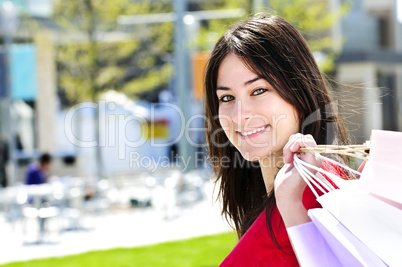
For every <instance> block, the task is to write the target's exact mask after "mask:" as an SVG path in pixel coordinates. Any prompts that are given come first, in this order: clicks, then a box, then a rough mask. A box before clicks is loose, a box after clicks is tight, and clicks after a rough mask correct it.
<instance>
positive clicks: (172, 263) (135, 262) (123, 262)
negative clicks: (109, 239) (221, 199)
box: [0, 232, 237, 267]
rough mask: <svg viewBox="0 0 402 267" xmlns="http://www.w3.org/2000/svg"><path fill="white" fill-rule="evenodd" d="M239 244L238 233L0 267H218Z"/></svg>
mask: <svg viewBox="0 0 402 267" xmlns="http://www.w3.org/2000/svg"><path fill="white" fill-rule="evenodd" d="M236 242H237V237H236V235H235V233H232V232H230V233H225V234H219V235H211V236H203V237H198V238H193V239H188V240H182V241H176V242H167V243H162V244H157V245H152V246H144V247H137V248H127V249H126V248H124V249H123V248H118V249H111V250H104V251H92V252H88V253H84V254H78V255H72V256H65V257H60V258H47V259H40V260H31V261H25V262H15V263H9V264H4V265H0V266H2V267H3V266H9V267H11V266H13V267H17V266H26V267H39V266H40V267H43V266H57V267H64V266H65V267H67V266H68V267H81V266H82V267H88V266H96V267H100V266H105V267H106V266H108V267H109V266H124V267H129V266H141V267H144V266H168V267H181V266H197V267H198V266H199V267H202V266H204V267H207V266H218V265H219V263H220V262H221V261H222V260H223V259H224V258H225V256H226V255H227V254H228V253H229V252H230V251H231V250H232V248H233V247H234V245H235V244H236Z"/></svg>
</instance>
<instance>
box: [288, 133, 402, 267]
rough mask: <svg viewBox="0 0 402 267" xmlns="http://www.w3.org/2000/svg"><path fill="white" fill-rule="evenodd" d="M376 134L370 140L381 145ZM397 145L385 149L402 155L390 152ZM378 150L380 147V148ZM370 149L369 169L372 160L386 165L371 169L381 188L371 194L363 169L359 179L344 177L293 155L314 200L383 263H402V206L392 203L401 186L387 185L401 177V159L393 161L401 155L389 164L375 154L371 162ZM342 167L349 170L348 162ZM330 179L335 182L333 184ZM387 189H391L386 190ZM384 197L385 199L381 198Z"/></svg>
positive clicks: (396, 155)
mask: <svg viewBox="0 0 402 267" xmlns="http://www.w3.org/2000/svg"><path fill="white" fill-rule="evenodd" d="M380 135H381V133H380ZM374 136H377V137H378V136H379V135H378V133H377V134H374ZM377 137H375V138H374V139H372V140H371V145H375V147H381V148H382V146H381V142H382V138H377ZM392 138H393V140H394V141H395V140H396V139H398V138H396V137H395V135H394V134H392ZM392 138H390V139H392ZM395 138H396V139H395ZM398 148H400V147H394V148H393V149H391V150H388V151H387V153H388V154H389V153H391V154H393V155H394V157H397V158H399V157H400V156H401V153H399V151H398V153H393V152H394V150H396V149H398ZM374 151H376V150H374ZM377 151H380V149H378V150H377ZM371 153H372V151H370V159H369V161H368V163H367V164H366V165H367V166H369V169H368V170H369V171H370V165H371V164H372V163H373V162H374V164H380V165H381V164H382V165H386V166H387V167H383V170H384V169H385V170H386V172H381V171H380V172H377V173H374V175H373V176H372V177H371V180H375V181H376V183H381V187H382V191H381V192H380V193H381V194H378V193H379V191H378V190H377V191H376V193H377V194H378V195H373V194H372V193H370V192H369V191H365V190H362V188H365V189H366V190H367V189H368V188H367V187H365V186H361V183H362V181H364V179H366V177H365V172H363V174H361V173H359V175H360V176H361V180H343V179H341V178H339V177H337V176H336V175H334V174H332V173H328V172H325V171H324V170H322V169H320V168H316V167H315V166H312V165H310V164H307V163H305V162H303V161H301V160H300V159H299V158H298V157H297V156H296V155H295V157H294V165H295V167H296V169H297V170H298V171H299V173H300V174H301V176H302V177H303V179H305V181H306V183H307V185H308V186H309V187H310V188H311V190H312V191H313V192H314V193H315V194H316V196H317V200H318V201H319V202H320V203H321V205H322V206H323V208H324V209H326V210H328V211H329V212H330V213H331V214H332V215H333V216H334V217H335V218H336V219H337V220H338V221H339V222H340V223H341V224H342V225H343V226H344V227H346V229H348V230H349V231H350V232H351V233H352V234H353V235H354V236H355V237H356V238H358V239H359V240H360V241H361V242H362V243H363V244H364V245H365V246H367V248H369V249H370V250H371V251H373V253H374V254H375V255H377V256H378V257H379V258H381V260H383V261H384V262H385V264H387V265H390V266H402V233H401V228H402V226H401V225H402V219H401V218H402V210H401V209H399V208H398V207H397V206H395V205H393V203H399V202H396V201H398V199H397V198H396V197H397V194H394V193H395V192H398V191H400V190H401V187H400V186H399V187H397V188H391V189H390V187H392V186H395V185H396V184H398V183H400V181H398V178H399V179H402V176H399V172H400V169H399V168H400V167H398V166H400V163H399V164H398V165H395V164H396V163H397V162H402V158H399V159H398V160H395V159H394V160H393V161H388V163H389V162H392V164H394V165H389V164H388V163H387V162H384V159H383V158H381V157H378V156H377V157H374V160H373V162H371V160H372V158H371ZM375 153H378V152H375ZM377 155H378V154H377ZM326 160H328V161H331V162H333V163H335V164H338V165H340V164H339V163H336V162H334V161H333V160H330V159H327V158H326ZM342 166H343V165H342ZM367 166H366V167H367ZM343 167H344V168H346V169H349V170H351V169H350V168H348V167H347V166H343ZM389 167H391V168H389ZM308 168H311V169H315V170H316V171H318V172H320V173H323V174H325V175H326V176H327V177H328V178H329V179H330V180H331V182H332V183H329V182H328V179H327V178H323V176H322V175H314V174H312V173H311V172H310V171H309V170H308ZM377 168H378V167H377ZM390 170H391V171H390ZM351 171H354V170H351ZM354 172H355V171H354ZM366 173H367V171H366ZM384 173H385V176H387V177H386V178H384V175H383V174H384ZM395 173H396V174H397V176H395V179H394V177H389V175H391V174H395ZM378 175H380V176H381V179H382V180H380V182H378V181H379V179H380V178H377V176H378ZM374 176H375V177H374ZM366 180H367V179H366ZM365 182H366V181H365ZM333 183H334V184H335V185H336V186H332V184H333ZM313 185H315V188H317V189H318V190H320V191H322V193H323V195H322V196H318V194H317V192H315V191H316V189H315V188H314V187H313ZM366 185H367V184H366ZM338 188H339V189H338ZM370 190H371V189H370ZM388 190H389V191H390V192H391V193H388ZM390 196H392V197H390ZM384 199H386V200H387V201H383V200H384ZM368 266H376V265H375V263H372V264H371V263H370V264H369V265H368Z"/></svg>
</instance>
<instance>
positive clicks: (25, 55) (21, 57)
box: [10, 44, 37, 100]
mask: <svg viewBox="0 0 402 267" xmlns="http://www.w3.org/2000/svg"><path fill="white" fill-rule="evenodd" d="M10 62H11V64H10V65H11V66H10V67H11V88H12V97H13V98H14V99H22V100H35V99H36V96H37V77H36V48H35V46H34V45H33V44H19V45H13V46H12V47H11V57H10Z"/></svg>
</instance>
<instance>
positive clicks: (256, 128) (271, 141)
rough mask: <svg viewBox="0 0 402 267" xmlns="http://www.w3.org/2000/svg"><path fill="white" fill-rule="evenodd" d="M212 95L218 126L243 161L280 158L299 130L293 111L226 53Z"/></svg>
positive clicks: (237, 58)
mask: <svg viewBox="0 0 402 267" xmlns="http://www.w3.org/2000/svg"><path fill="white" fill-rule="evenodd" d="M216 95H217V97H218V99H219V121H220V124H221V126H222V128H223V130H224V132H225V134H226V136H227V137H228V139H229V141H230V142H231V143H232V144H233V145H234V146H235V147H236V148H237V149H238V150H239V151H240V153H241V154H242V156H243V157H244V158H245V159H247V160H251V161H254V160H261V159H263V158H264V157H268V156H281V155H282V150H283V147H284V146H285V144H286V142H287V141H288V140H289V137H290V136H291V135H292V134H295V133H297V132H298V130H299V122H298V116H297V112H296V110H295V108H294V107H293V106H292V105H291V104H289V103H287V102H286V101H285V100H283V99H282V98H281V97H280V96H279V94H278V93H277V92H276V91H275V90H274V88H273V87H272V86H271V85H270V84H269V83H268V81H266V80H264V79H263V78H261V77H259V76H258V75H257V74H255V73H254V72H252V71H251V70H250V69H248V68H247V67H246V66H245V65H244V63H243V61H242V60H241V59H240V58H239V57H238V56H236V55H235V54H232V53H230V54H228V55H227V56H226V57H225V58H224V59H223V61H222V63H221V65H220V67H219V70H218V80H217V90H216Z"/></svg>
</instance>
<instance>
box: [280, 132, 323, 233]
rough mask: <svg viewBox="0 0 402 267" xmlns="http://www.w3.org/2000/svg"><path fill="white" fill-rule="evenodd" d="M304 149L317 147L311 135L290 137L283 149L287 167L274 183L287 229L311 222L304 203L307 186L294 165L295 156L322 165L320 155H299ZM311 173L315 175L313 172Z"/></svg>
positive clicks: (284, 167) (315, 164) (318, 165)
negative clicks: (301, 149)
mask: <svg viewBox="0 0 402 267" xmlns="http://www.w3.org/2000/svg"><path fill="white" fill-rule="evenodd" d="M302 147H317V144H316V142H315V140H314V138H313V137H312V136H311V135H302V134H300V133H298V134H294V135H292V136H290V138H289V141H288V142H287V143H286V145H285V147H284V148H283V160H284V163H286V165H285V166H283V168H282V169H281V170H280V172H279V173H278V174H277V176H276V178H275V182H274V190H275V198H276V203H277V206H278V209H279V211H280V213H281V215H282V218H283V219H284V221H285V225H286V227H290V226H291V225H297V224H301V223H304V222H307V221H309V219H308V216H307V212H306V210H305V208H304V206H303V203H302V199H303V192H304V190H305V188H306V186H307V185H306V183H305V182H304V180H303V178H302V177H301V176H300V174H299V172H298V171H297V170H296V168H295V167H294V165H293V156H294V154H296V153H298V157H300V158H301V160H303V161H305V162H308V163H310V164H312V165H314V166H317V167H321V164H322V161H321V159H320V157H319V156H317V155H318V154H317V155H315V154H313V153H299V150H300V148H302ZM310 171H311V172H312V173H315V171H313V170H310ZM299 219H300V220H299ZM306 220H307V221H306Z"/></svg>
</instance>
